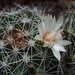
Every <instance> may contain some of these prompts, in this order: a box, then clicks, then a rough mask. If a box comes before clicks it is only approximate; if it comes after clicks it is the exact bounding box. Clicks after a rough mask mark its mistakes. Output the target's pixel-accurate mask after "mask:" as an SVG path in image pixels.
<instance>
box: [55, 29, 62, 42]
mask: <svg viewBox="0 0 75 75" xmlns="http://www.w3.org/2000/svg"><path fill="white" fill-rule="evenodd" d="M62 31H63V30H62V29H61V30H59V31H57V32H56V34H55V40H56V41H57V40H62V39H63V38H62V35H61V32H62Z"/></svg>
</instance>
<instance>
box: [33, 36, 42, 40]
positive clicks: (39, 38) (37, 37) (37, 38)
mask: <svg viewBox="0 0 75 75" xmlns="http://www.w3.org/2000/svg"><path fill="white" fill-rule="evenodd" d="M34 39H36V40H40V41H42V40H43V39H42V37H41V36H40V35H36V36H35V38H34Z"/></svg>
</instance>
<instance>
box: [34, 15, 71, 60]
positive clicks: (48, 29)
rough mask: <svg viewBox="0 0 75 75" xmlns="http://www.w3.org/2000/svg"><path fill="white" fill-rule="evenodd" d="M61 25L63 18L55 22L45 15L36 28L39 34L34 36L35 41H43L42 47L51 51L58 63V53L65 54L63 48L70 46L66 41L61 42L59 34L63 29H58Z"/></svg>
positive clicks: (59, 57) (61, 38) (59, 56)
mask: <svg viewBox="0 0 75 75" xmlns="http://www.w3.org/2000/svg"><path fill="white" fill-rule="evenodd" d="M62 25H63V16H61V17H60V18H59V19H58V20H57V21H56V19H55V17H54V18H52V16H51V15H47V16H45V17H44V19H42V23H40V25H39V26H38V31H39V34H38V35H36V36H35V39H36V40H40V41H43V42H44V44H43V46H44V47H49V48H51V49H52V52H53V54H54V56H55V57H56V58H57V59H58V60H59V61H60V59H61V55H60V51H62V52H66V50H65V48H64V46H65V45H69V44H71V42H70V41H68V40H63V37H62V34H61V32H62V31H63V29H60V27H61V26H62Z"/></svg>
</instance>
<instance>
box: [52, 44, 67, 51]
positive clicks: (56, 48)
mask: <svg viewBox="0 0 75 75" xmlns="http://www.w3.org/2000/svg"><path fill="white" fill-rule="evenodd" d="M53 49H54V50H56V51H63V52H66V50H65V48H64V47H63V46H62V45H59V44H55V45H54V46H53Z"/></svg>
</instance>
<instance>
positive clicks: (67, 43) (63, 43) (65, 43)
mask: <svg viewBox="0 0 75 75" xmlns="http://www.w3.org/2000/svg"><path fill="white" fill-rule="evenodd" d="M57 43H58V44H60V45H69V44H71V42H70V41H67V40H59V41H57Z"/></svg>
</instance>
